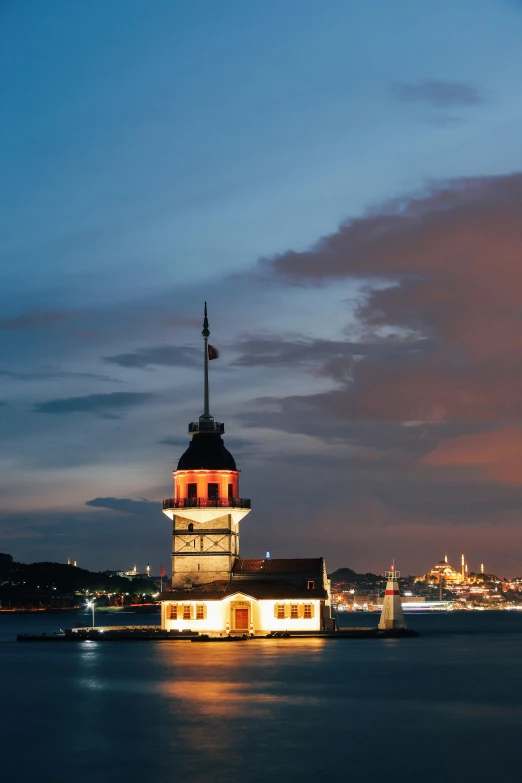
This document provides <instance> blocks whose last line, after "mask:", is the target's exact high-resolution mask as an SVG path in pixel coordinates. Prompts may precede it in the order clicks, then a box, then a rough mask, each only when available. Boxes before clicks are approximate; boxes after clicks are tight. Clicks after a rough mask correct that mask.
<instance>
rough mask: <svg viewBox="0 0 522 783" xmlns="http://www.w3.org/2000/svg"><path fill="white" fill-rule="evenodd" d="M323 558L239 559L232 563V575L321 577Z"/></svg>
mask: <svg viewBox="0 0 522 783" xmlns="http://www.w3.org/2000/svg"><path fill="white" fill-rule="evenodd" d="M323 563H324V561H323V558H322V557H313V558H312V557H310V558H279V559H277V558H275V559H273V560H272V559H271V558H267V559H266V560H254V559H246V558H241V557H239V558H238V559H237V560H236V562H235V563H234V568H233V570H232V574H233V575H234V576H236V575H239V574H281V575H282V574H302V575H303V576H307V575H310V574H317V575H318V576H321V577H322V575H323V568H324V566H323Z"/></svg>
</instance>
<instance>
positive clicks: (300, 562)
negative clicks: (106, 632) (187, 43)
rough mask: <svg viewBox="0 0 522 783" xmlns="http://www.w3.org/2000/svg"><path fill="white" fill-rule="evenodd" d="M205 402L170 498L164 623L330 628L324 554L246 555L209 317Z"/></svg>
mask: <svg viewBox="0 0 522 783" xmlns="http://www.w3.org/2000/svg"><path fill="white" fill-rule="evenodd" d="M202 335H203V340H204V408H203V414H202V415H201V416H200V417H199V421H198V422H192V423H190V424H189V427H188V431H189V434H190V435H192V440H191V441H190V443H189V446H188V449H187V450H186V451H185V453H184V454H183V455H182V456H181V457H180V460H179V462H178V466H177V469H176V470H175V471H173V474H174V497H173V498H168V499H167V500H165V501H164V502H163V513H164V514H166V515H167V516H168V517H169V518H170V519H171V520H172V522H173V527H172V586H171V588H170V589H168V590H164V591H163V593H162V594H161V604H162V606H161V627H162V628H164V629H167V630H178V631H183V630H193V631H199V632H201V633H208V634H214V635H219V634H229V633H230V634H233V635H237V634H241V635H243V634H248V635H253V634H266V633H269V632H274V631H319V630H330V629H331V628H332V620H331V615H330V607H331V600H330V582H329V580H328V577H327V574H326V565H325V561H324V559H323V558H322V557H317V558H306V559H295V558H285V559H272V558H270V557H269V554H268V553H267V557H266V558H264V559H245V558H241V557H240V555H239V523H240V522H241V521H242V520H243V519H244V518H245V517H246V515H247V514H248V513H249V512H250V508H251V507H250V500H249V499H247V498H241V497H240V493H239V473H240V471H239V470H238V469H237V467H236V462H235V460H234V457H233V456H232V454H231V453H230V452H229V451H228V450H227V449H226V448H225V444H224V442H223V439H222V437H221V436H222V435H223V433H224V431H225V427H224V425H223V424H222V423H220V422H217V421H214V418H213V416H211V415H210V406H209V360H212V359H215V358H217V355H218V354H217V351H216V349H215V348H213V347H212V346H211V345H209V343H208V338H209V336H210V331H209V325H208V317H207V305H206V303H205V311H204V319H203V331H202Z"/></svg>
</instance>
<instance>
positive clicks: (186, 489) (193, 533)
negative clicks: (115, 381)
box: [163, 302, 250, 588]
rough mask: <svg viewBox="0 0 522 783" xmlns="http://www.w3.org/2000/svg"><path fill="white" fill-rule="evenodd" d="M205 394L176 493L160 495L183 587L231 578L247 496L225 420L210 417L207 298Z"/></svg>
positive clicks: (177, 583)
mask: <svg viewBox="0 0 522 783" xmlns="http://www.w3.org/2000/svg"><path fill="white" fill-rule="evenodd" d="M201 334H202V336H203V344H204V400H203V403H204V404H203V413H202V415H201V416H200V417H199V421H197V422H191V423H190V424H189V425H188V431H189V435H192V440H191V441H190V443H189V447H188V449H187V450H186V451H185V453H184V454H183V455H182V456H181V458H180V460H179V462H178V466H177V469H176V470H175V471H173V473H174V497H173V498H168V499H167V500H164V501H163V513H164V514H166V515H167V516H168V517H170V519H171V520H172V523H173V525H172V586H173V587H178V588H187V587H191V586H192V585H194V586H195V585H204V584H207V583H209V582H214V581H216V580H223V579H225V580H228V579H230V576H231V573H232V569H233V567H234V563H235V561H236V559H237V558H238V557H239V523H240V521H241V520H242V519H243V518H244V517H245V516H246V515H247V514H248V513H249V511H250V500H248V499H246V498H240V497H239V472H240V471H239V470H238V469H237V467H236V462H235V460H234V457H233V456H232V454H231V453H230V452H229V451H228V450H227V449H226V448H225V444H224V442H223V438H222V437H221V436H222V435H223V433H224V432H225V426H224V424H222V423H220V422H217V421H214V417H213V416H211V415H210V403H209V380H208V363H209V358H215V357H216V351H215V349H214V348H212V346H209V344H208V338H209V337H210V331H209V326H208V317H207V303H206V302H205V312H204V319H203V331H202V333H201Z"/></svg>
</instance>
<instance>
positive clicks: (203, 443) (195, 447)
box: [177, 432, 237, 470]
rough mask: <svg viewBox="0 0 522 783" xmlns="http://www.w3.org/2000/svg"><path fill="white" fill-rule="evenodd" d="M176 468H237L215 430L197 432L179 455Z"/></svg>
mask: <svg viewBox="0 0 522 783" xmlns="http://www.w3.org/2000/svg"><path fill="white" fill-rule="evenodd" d="M177 470H237V468H236V461H235V459H234V457H233V456H232V454H231V453H230V452H229V451H228V450H227V449H226V448H225V444H224V443H223V439H222V437H221V435H219V434H218V433H217V432H216V433H214V432H198V433H196V434H195V435H193V436H192V440H191V441H190V443H189V447H188V449H187V450H186V452H185V453H184V454H182V455H181V457H180V460H179V462H178V467H177Z"/></svg>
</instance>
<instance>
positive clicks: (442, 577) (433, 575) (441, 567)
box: [415, 555, 467, 585]
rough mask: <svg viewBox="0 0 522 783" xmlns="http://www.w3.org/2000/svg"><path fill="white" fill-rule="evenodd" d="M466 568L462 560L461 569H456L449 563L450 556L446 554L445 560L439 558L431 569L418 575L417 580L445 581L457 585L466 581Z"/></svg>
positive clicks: (429, 581)
mask: <svg viewBox="0 0 522 783" xmlns="http://www.w3.org/2000/svg"><path fill="white" fill-rule="evenodd" d="M462 560H464V555H462ZM466 569H467V566H465V564H464V562H462V569H461V571H460V572H459V571H456V570H455V569H454V568H452V567H451V566H450V564H449V563H448V556H447V555H444V560H439V562H438V563H436V564H435V565H434V566H433V568H432V569H431V570H430V571H428V572H427V573H426V574H424V575H423V576H419V577H417V578H416V579H415V581H416V582H427V583H428V584H435V583H436V584H440V583H443V584H445V585H457V584H461V582H464V580H465V578H466V576H467V573H466Z"/></svg>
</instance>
